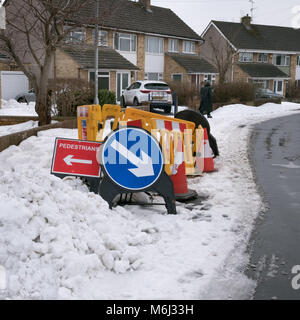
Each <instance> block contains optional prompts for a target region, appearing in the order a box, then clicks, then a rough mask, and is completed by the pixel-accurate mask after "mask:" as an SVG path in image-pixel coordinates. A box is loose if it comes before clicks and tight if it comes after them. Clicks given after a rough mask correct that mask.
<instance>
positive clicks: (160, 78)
mask: <svg viewBox="0 0 300 320" xmlns="http://www.w3.org/2000/svg"><path fill="white" fill-rule="evenodd" d="M149 73H150V74H157V79H155V80H154V79H149ZM163 78H164V74H163V73H162V72H145V76H144V80H150V81H161V80H163Z"/></svg>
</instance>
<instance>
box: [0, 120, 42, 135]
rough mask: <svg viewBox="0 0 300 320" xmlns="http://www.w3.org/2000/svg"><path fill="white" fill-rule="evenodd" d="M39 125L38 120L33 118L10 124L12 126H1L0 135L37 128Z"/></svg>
mask: <svg viewBox="0 0 300 320" xmlns="http://www.w3.org/2000/svg"><path fill="white" fill-rule="evenodd" d="M37 126H38V121H32V120H31V121H27V122H24V123H19V124H14V125H10V126H0V137H1V136H6V135H8V134H12V133H15V132H20V131H24V130H29V129H32V128H36V127H37Z"/></svg>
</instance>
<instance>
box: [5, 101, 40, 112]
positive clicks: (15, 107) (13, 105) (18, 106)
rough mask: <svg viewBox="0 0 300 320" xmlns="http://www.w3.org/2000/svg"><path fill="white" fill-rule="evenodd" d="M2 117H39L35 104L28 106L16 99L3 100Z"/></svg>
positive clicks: (31, 103)
mask: <svg viewBox="0 0 300 320" xmlns="http://www.w3.org/2000/svg"><path fill="white" fill-rule="evenodd" d="M0 116H37V113H36V112H35V102H30V103H29V104H27V103H19V102H17V101H16V100H14V99H10V100H8V101H6V100H1V108H0Z"/></svg>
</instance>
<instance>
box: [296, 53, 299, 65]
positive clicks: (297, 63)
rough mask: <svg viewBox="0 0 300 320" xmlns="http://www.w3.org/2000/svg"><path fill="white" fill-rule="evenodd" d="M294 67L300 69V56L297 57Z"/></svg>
mask: <svg viewBox="0 0 300 320" xmlns="http://www.w3.org/2000/svg"><path fill="white" fill-rule="evenodd" d="M296 66H298V67H300V54H298V55H297V62H296Z"/></svg>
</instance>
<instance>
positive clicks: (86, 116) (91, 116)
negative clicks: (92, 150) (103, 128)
mask: <svg viewBox="0 0 300 320" xmlns="http://www.w3.org/2000/svg"><path fill="white" fill-rule="evenodd" d="M101 123H102V113H101V106H99V105H89V106H79V107H77V124H78V139H79V140H89V141H95V139H96V135H97V133H98V127H99V125H101Z"/></svg>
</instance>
